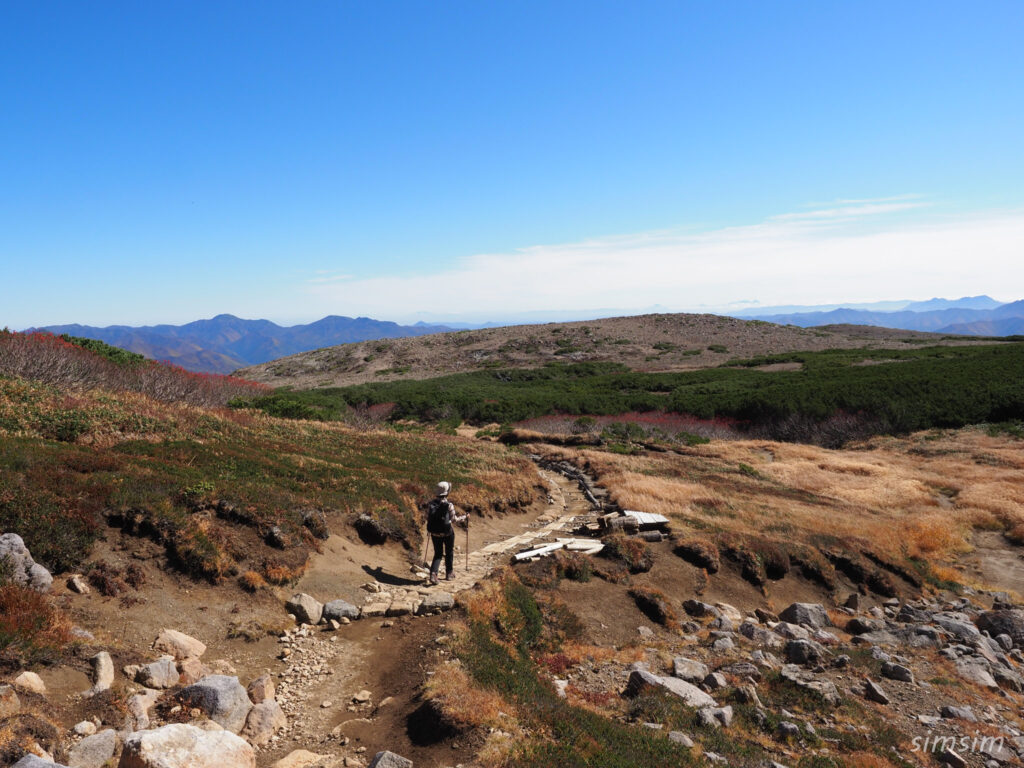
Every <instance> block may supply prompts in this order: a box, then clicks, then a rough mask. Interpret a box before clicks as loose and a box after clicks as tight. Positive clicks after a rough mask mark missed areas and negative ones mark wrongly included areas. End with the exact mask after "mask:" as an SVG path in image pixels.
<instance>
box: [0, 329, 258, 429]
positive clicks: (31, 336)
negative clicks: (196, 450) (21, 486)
mask: <svg viewBox="0 0 1024 768" xmlns="http://www.w3.org/2000/svg"><path fill="white" fill-rule="evenodd" d="M0 376H8V377H18V378H21V379H27V380H30V381H40V382H44V383H47V384H53V385H57V386H60V387H63V388H66V389H68V388H72V389H78V390H88V389H94V388H102V389H106V390H111V391H117V392H139V393H142V394H144V395H147V396H149V397H152V398H154V399H156V400H161V401H163V402H177V403H189V404H193V405H206V406H223V405H226V404H227V402H228V401H229V400H232V399H235V398H238V397H252V396H255V395H260V394H267V393H268V392H269V391H270V389H269V387H267V386H266V385H264V384H257V383H256V382H252V381H245V380H243V379H237V378H234V377H232V376H220V375H216V374H208V373H194V372H192V371H186V370H185V369H184V368H181V367H179V366H176V365H171V364H168V363H158V362H156V361H155V360H147V359H146V358H143V357H142V356H141V355H135V354H133V353H131V352H127V351H125V350H122V349H118V348H117V347H111V346H109V345H108V344H104V343H103V342H100V341H95V340H92V339H79V338H75V337H71V336H54V335H52V334H49V333H42V332H37V333H16V332H12V331H8V330H3V331H0ZM72 436H73V433H72Z"/></svg>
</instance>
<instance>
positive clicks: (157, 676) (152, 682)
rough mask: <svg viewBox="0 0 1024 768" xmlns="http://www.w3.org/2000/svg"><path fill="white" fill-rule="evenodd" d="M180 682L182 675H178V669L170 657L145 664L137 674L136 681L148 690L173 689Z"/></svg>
mask: <svg viewBox="0 0 1024 768" xmlns="http://www.w3.org/2000/svg"><path fill="white" fill-rule="evenodd" d="M180 680H181V675H180V674H178V668H177V666H175V664H174V659H173V658H171V657H170V656H164V657H163V658H161V659H159V660H157V661H154V662H151V663H149V664H143V665H142V666H141V667H140V668H139V671H138V672H136V673H135V681H136V682H137V683H141V684H142V685H144V686H146V687H147V688H173V687H174V686H176V685H177V684H178V683H179V682H180Z"/></svg>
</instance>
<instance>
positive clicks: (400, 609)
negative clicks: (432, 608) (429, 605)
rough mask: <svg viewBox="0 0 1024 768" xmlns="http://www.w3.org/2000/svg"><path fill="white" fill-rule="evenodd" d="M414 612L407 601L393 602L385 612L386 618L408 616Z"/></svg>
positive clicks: (411, 605)
mask: <svg viewBox="0 0 1024 768" xmlns="http://www.w3.org/2000/svg"><path fill="white" fill-rule="evenodd" d="M413 610H414V607H413V604H412V602H411V601H409V600H395V601H394V602H393V603H391V605H389V606H388V609H387V611H386V612H385V615H386V616H408V615H409V614H410V613H412V612H413Z"/></svg>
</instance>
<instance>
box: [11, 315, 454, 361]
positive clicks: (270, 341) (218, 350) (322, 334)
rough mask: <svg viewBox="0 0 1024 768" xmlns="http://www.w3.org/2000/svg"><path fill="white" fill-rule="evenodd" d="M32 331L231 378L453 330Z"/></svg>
mask: <svg viewBox="0 0 1024 768" xmlns="http://www.w3.org/2000/svg"><path fill="white" fill-rule="evenodd" d="M29 330H41V331H49V332H50V333H55V334H62V333H66V334H68V335H70V336H82V337H85V338H87V339H99V340H100V341H105V342H106V343H107V344H112V345H113V346H115V347H121V348H122V349H127V350H129V351H131V352H138V353H139V354H140V355H145V356H146V357H149V358H152V359H154V360H166V361H167V362H171V363H174V364H175V365H180V366H181V367H183V368H187V369H188V370H190V371H201V372H204V373H231V372H232V371H235V370H237V369H239V368H244V367H246V366H249V365H258V364H259V363H265V362H267V361H268V360H275V359H277V358H279V357H285V356H286V355H294V354H296V353H298V352H308V351H310V350H313V349H320V348H321V347H331V346H334V345H336V344H347V343H349V342H353V341H370V340H373V339H397V338H402V337H404V336H425V335H427V334H430V333H443V332H445V331H450V330H453V329H452V328H449V327H447V326H443V325H426V324H424V323H417V324H416V325H398V324H397V323H392V322H387V321H384V320H373V319H371V318H369V317H356V318H352V317H339V316H337V315H330V316H328V317H325V318H323V319H322V320H317V321H316V322H315V323H310V324H308V325H293V326H290V327H286V326H280V325H277V324H276V323H272V322H270V321H269V320H243V319H242V318H239V317H235V316H234V315H217V316H216V317H214V318H211V319H209V320H196V321H195V322H193V323H186V324H185V325H148V326H141V327H132V326H128V325H111V326H107V327H106V328H96V327H93V326H88V325H50V326H47V327H45V328H33V329H29Z"/></svg>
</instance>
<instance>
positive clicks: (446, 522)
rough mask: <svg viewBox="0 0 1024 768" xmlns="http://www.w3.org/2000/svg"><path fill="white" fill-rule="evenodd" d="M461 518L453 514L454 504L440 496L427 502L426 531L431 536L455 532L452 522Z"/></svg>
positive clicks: (447, 534)
mask: <svg viewBox="0 0 1024 768" xmlns="http://www.w3.org/2000/svg"><path fill="white" fill-rule="evenodd" d="M460 519H461V518H459V517H457V516H456V515H455V505H454V504H452V503H451V502H450V501H448V499H445V498H442V497H440V496H438V497H436V498H434V499H431V500H430V503H429V504H427V532H428V533H430V535H431V536H449V535H451V534H453V533H455V529H454V528H452V523H454V522H456V521H458V520H460Z"/></svg>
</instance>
